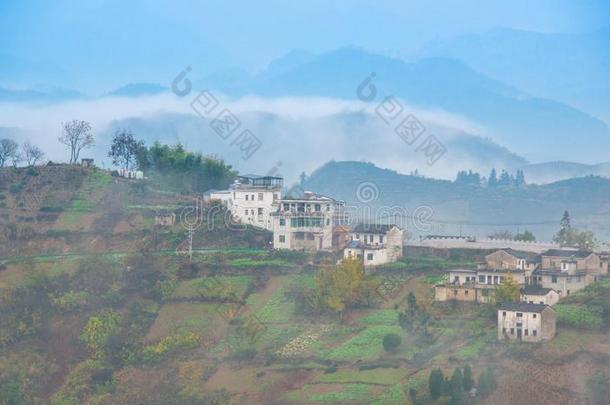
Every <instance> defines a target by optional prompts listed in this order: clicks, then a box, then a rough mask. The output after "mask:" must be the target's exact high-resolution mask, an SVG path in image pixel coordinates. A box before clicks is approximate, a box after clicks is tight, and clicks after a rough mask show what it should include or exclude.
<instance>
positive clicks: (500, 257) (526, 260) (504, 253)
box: [485, 248, 541, 272]
mask: <svg viewBox="0 0 610 405" xmlns="http://www.w3.org/2000/svg"><path fill="white" fill-rule="evenodd" d="M485 262H486V266H487V267H488V268H492V269H513V270H517V269H519V270H525V271H528V272H531V271H534V270H536V269H537V268H538V267H539V266H540V262H541V258H540V255H538V254H536V253H532V252H523V251H519V250H514V249H510V248H507V249H500V250H498V251H496V252H493V253H491V254H489V255H487V256H485Z"/></svg>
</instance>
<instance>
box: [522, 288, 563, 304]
mask: <svg viewBox="0 0 610 405" xmlns="http://www.w3.org/2000/svg"><path fill="white" fill-rule="evenodd" d="M557 301H559V294H558V293H557V291H555V290H553V289H552V288H544V287H539V286H536V285H526V286H525V287H523V288H522V289H521V302H528V303H530V304H545V305H549V306H553V305H555V304H556V303H557Z"/></svg>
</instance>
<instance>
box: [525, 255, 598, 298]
mask: <svg viewBox="0 0 610 405" xmlns="http://www.w3.org/2000/svg"><path fill="white" fill-rule="evenodd" d="M575 267H576V264H575V263H572V264H571V267H568V268H567V269H566V270H561V269H548V270H547V269H538V270H534V272H533V273H532V277H531V281H532V285H536V286H539V287H543V288H552V289H553V290H555V291H557V293H558V294H559V295H560V296H562V297H565V296H568V295H570V294H571V293H574V292H576V291H578V290H582V289H583V288H585V287H586V286H588V285H589V284H591V283H592V282H593V281H595V276H592V275H590V274H587V272H586V271H583V270H576V269H575Z"/></svg>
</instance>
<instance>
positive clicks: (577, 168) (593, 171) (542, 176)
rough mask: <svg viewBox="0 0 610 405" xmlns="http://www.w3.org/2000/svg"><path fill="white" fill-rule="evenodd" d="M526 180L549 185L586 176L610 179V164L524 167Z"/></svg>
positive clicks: (569, 163)
mask: <svg viewBox="0 0 610 405" xmlns="http://www.w3.org/2000/svg"><path fill="white" fill-rule="evenodd" d="M522 169H523V171H524V173H525V176H526V178H527V179H528V181H530V182H534V183H549V182H553V181H558V180H565V179H570V178H573V177H584V176H603V177H608V178H610V162H606V163H599V164H593V165H587V164H582V163H574V162H545V163H535V164H529V165H525V166H523V167H522Z"/></svg>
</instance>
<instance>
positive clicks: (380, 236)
mask: <svg viewBox="0 0 610 405" xmlns="http://www.w3.org/2000/svg"><path fill="white" fill-rule="evenodd" d="M379 243H383V235H379Z"/></svg>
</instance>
